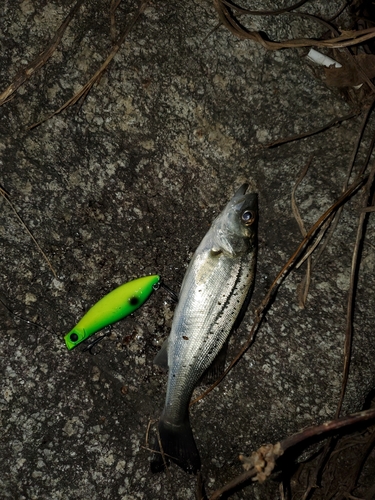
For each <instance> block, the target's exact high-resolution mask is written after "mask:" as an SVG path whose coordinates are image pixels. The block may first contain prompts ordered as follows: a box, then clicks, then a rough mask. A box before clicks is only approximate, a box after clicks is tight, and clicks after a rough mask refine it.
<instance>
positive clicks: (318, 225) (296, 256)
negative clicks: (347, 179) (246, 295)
mask: <svg viewBox="0 0 375 500" xmlns="http://www.w3.org/2000/svg"><path fill="white" fill-rule="evenodd" d="M367 177H368V176H364V177H362V176H361V177H357V178H356V179H355V180H354V181H353V183H352V184H351V185H350V187H349V188H348V189H347V190H346V191H345V193H343V194H342V195H341V196H340V197H339V198H338V200H337V201H336V202H335V203H334V204H333V205H331V206H330V207H329V208H328V210H326V211H325V212H324V214H323V215H322V216H321V217H320V218H319V219H318V220H317V221H316V222H315V224H314V225H313V226H312V227H311V228H310V229H309V231H308V232H307V234H306V236H305V237H304V238H303V240H302V241H301V243H300V244H299V246H298V248H297V249H296V250H295V252H294V253H293V255H292V256H291V257H290V259H289V260H288V262H287V263H286V264H284V266H283V268H282V269H281V271H279V273H278V275H277V276H276V278H275V279H274V281H273V283H272V285H271V287H270V289H269V290H268V292H267V294H266V296H265V297H264V299H263V300H262V302H261V304H260V306H259V307H258V309H257V310H256V313H255V314H256V315H255V319H254V323H253V326H252V328H251V331H250V333H249V337H248V339H247V341H246V342H245V343H244V345H243V346H242V348H241V349H240V351H239V353H238V354H237V356H236V357H235V358H234V359H233V360H232V362H231V363H230V365H229V366H228V368H227V369H226V370H225V371H224V373H223V374H222V375H221V377H220V378H219V379H218V380H216V382H215V383H214V384H212V385H211V386H210V387H209V388H208V389H206V390H205V391H204V392H203V393H202V394H200V395H199V396H198V397H197V398H196V399H194V400H193V401H192V402H191V403H190V406H192V405H193V404H195V403H197V402H198V401H200V400H201V399H203V398H204V397H205V396H206V395H207V394H209V393H210V392H211V391H212V390H213V389H214V388H215V387H217V386H218V385H219V384H220V382H221V381H222V380H223V378H224V377H226V375H227V374H228V373H229V372H230V370H231V369H232V368H233V366H234V365H235V364H237V362H238V361H239V359H240V358H241V357H242V356H243V354H244V353H245V352H246V351H247V350H248V348H249V347H250V345H251V344H252V342H253V340H254V336H255V334H256V332H257V330H258V328H259V325H260V323H261V321H262V319H263V317H264V315H265V312H266V310H267V308H268V306H269V304H270V302H271V300H272V298H273V296H274V295H275V293H276V291H277V289H278V288H279V286H280V284H281V283H282V281H283V280H284V279H285V277H286V276H287V275H288V273H289V271H290V270H291V269H292V267H293V266H294V264H295V263H296V262H297V260H298V259H300V257H301V255H302V254H303V253H304V252H305V250H306V248H307V247H308V245H309V243H310V241H311V239H312V238H313V237H314V235H315V234H316V233H317V231H318V230H319V229H320V228H321V227H322V225H323V224H324V222H325V221H326V220H327V219H328V218H329V217H330V216H331V214H333V213H334V212H336V210H337V209H338V208H339V207H340V206H341V205H342V204H343V203H345V202H346V201H347V200H348V199H349V198H350V197H351V196H352V194H353V193H354V192H355V191H357V189H358V188H359V187H360V186H362V184H363V183H364V182H366V180H367Z"/></svg>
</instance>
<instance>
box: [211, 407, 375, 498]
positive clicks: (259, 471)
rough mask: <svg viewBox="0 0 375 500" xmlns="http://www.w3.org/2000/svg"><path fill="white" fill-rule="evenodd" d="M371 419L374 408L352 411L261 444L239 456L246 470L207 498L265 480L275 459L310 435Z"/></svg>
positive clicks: (218, 496) (219, 495)
mask: <svg viewBox="0 0 375 500" xmlns="http://www.w3.org/2000/svg"><path fill="white" fill-rule="evenodd" d="M373 419H375V408H371V409H370V410H365V411H361V412H358V413H353V414H351V415H347V416H345V417H342V418H339V419H335V420H331V421H329V422H325V423H324V424H321V425H314V426H311V427H307V428H306V429H304V430H303V431H300V432H297V433H296V434H293V435H292V436H289V437H287V438H286V439H284V440H282V441H280V442H279V443H276V444H275V445H272V444H268V445H264V446H261V447H260V448H259V449H258V450H257V451H256V452H254V453H252V454H251V455H250V456H249V457H244V456H242V455H241V456H240V457H239V458H240V460H241V461H242V462H243V467H244V468H245V470H246V472H244V473H242V474H241V475H239V476H237V477H236V478H235V479H233V480H232V481H230V482H229V483H227V484H226V485H225V486H224V487H222V488H220V489H218V490H216V491H214V492H213V493H212V495H211V496H210V497H209V500H219V499H220V498H221V497H222V496H223V495H224V494H225V493H228V492H229V491H231V490H233V489H234V488H238V487H239V486H241V485H242V484H244V483H246V482H248V481H249V480H250V479H251V480H252V481H254V480H257V481H259V480H260V481H264V480H266V479H267V478H268V477H269V476H270V475H271V473H272V471H273V469H274V467H275V465H276V461H277V459H278V458H279V457H280V456H282V455H283V454H284V453H285V452H286V451H287V450H289V449H290V448H293V447H294V446H296V445H298V444H300V443H302V442H304V441H306V440H308V439H311V438H312V437H316V436H324V435H325V434H327V433H332V432H335V431H338V430H339V429H342V428H345V427H351V426H353V425H356V424H359V423H363V422H369V421H371V420H373Z"/></svg>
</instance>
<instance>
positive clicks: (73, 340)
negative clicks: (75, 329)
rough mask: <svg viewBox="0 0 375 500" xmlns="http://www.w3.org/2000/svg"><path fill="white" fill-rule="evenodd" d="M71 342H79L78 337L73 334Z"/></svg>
mask: <svg viewBox="0 0 375 500" xmlns="http://www.w3.org/2000/svg"><path fill="white" fill-rule="evenodd" d="M70 340H71V341H72V342H77V340H78V335H77V334H76V333H72V334H71V336H70Z"/></svg>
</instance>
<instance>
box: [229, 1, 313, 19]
mask: <svg viewBox="0 0 375 500" xmlns="http://www.w3.org/2000/svg"><path fill="white" fill-rule="evenodd" d="M308 1H309V0H300V1H299V2H297V3H295V4H293V5H291V6H290V7H285V8H283V9H275V10H248V9H244V8H243V7H239V6H238V5H236V4H235V3H233V2H230V1H229V0H221V3H223V4H224V5H226V6H227V7H229V8H231V9H232V10H234V11H236V12H238V13H239V14H248V15H250V16H278V15H280V14H285V13H287V12H291V11H292V10H295V9H298V7H302V5H304V4H305V3H307V2H308Z"/></svg>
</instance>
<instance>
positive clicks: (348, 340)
mask: <svg viewBox="0 0 375 500" xmlns="http://www.w3.org/2000/svg"><path fill="white" fill-rule="evenodd" d="M374 179H375V163H374V165H373V167H372V169H371V172H370V175H369V178H368V181H367V183H366V186H365V190H364V193H363V202H362V204H363V208H366V207H367V205H368V204H369V203H371V198H372V187H373V184H374ZM366 216H367V214H366V212H363V211H362V212H361V213H360V215H359V221H358V228H357V236H356V241H355V245H354V250H353V256H352V266H351V270H350V287H349V295H348V305H347V313H346V332H345V344H344V369H343V381H342V387H341V394H340V400H339V403H338V405H337V410H336V417H339V415H340V412H341V408H342V403H343V400H344V396H345V392H346V386H347V382H348V377H349V367H350V358H351V349H352V342H353V314H354V295H355V284H356V281H357V277H358V270H359V258H360V248H361V244H362V240H363V237H364V227H365V220H366Z"/></svg>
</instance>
